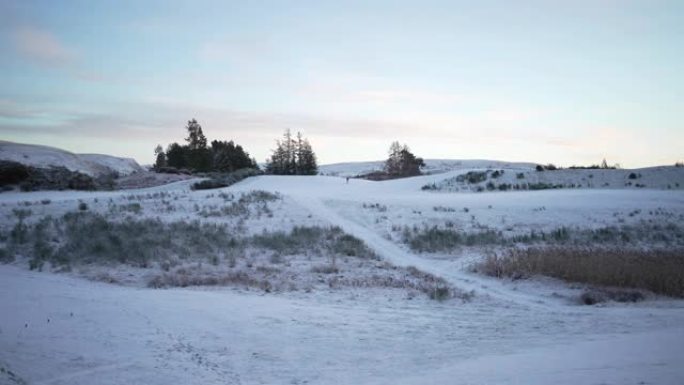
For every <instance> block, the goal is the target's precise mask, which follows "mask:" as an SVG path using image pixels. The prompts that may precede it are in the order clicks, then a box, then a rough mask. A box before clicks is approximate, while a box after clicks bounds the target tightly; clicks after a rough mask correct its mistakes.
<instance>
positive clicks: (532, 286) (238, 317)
mask: <svg viewBox="0 0 684 385" xmlns="http://www.w3.org/2000/svg"><path fill="white" fill-rule="evenodd" d="M456 162H464V161H454V162H453V163H449V162H443V163H444V164H445V165H443V166H440V167H441V168H442V171H444V172H443V173H441V174H432V175H427V176H421V177H416V178H408V179H403V180H393V181H386V182H370V181H366V180H359V179H352V180H350V181H349V182H348V183H347V181H346V180H345V179H344V178H340V177H331V176H288V177H279V176H260V177H254V178H248V179H246V180H244V181H242V182H240V183H238V184H236V185H233V186H231V187H229V188H225V189H220V190H208V191H191V190H190V189H189V186H190V184H191V183H192V182H193V180H188V181H181V182H176V183H173V184H169V185H165V186H157V187H153V188H147V189H138V190H128V191H113V192H112V191H109V192H104V191H100V192H45V191H41V192H35V193H18V192H12V193H5V194H0V214H2V216H0V218H3V221H4V224H5V225H11V224H12V223H13V222H11V221H12V217H11V210H12V209H13V208H16V207H24V206H26V203H24V202H29V206H26V207H28V208H30V209H31V210H32V211H33V216H32V217H31V218H29V219H36V218H39V217H41V216H44V215H59V214H61V213H63V212H66V211H69V210H74V209H75V207H76V203H77V202H78V201H79V200H82V201H84V202H87V203H88V205H89V207H90V209H91V210H103V209H106V205H107V203H106V202H107V201H108V200H109V199H112V200H113V201H114V202H116V203H124V202H126V201H127V200H128V198H127V197H129V196H133V197H135V196H140V197H141V198H135V199H136V200H134V201H135V202H141V204H142V205H143V212H142V214H141V216H142V217H160V218H161V219H163V220H177V219H199V220H202V221H209V220H215V221H216V220H218V221H221V220H224V219H222V218H201V217H198V215H197V212H196V210H195V209H194V208H193V206H194V205H195V204H197V205H200V206H203V205H209V206H210V205H216V204H219V203H220V202H221V198H220V197H219V194H220V193H222V192H225V193H231V194H239V193H242V192H247V191H251V190H266V191H272V192H278V193H280V194H281V195H282V197H283V199H282V201H281V202H280V203H278V204H274V206H273V210H274V217H273V218H268V217H262V218H253V219H250V220H248V221H246V223H245V224H244V226H245V227H246V228H247V230H246V231H247V232H248V233H258V232H260V231H262V230H265V229H268V230H281V229H287V228H290V227H291V226H293V225H298V224H299V225H301V224H326V223H327V224H331V225H337V226H340V227H341V228H342V229H343V230H344V231H346V232H348V233H350V234H352V235H355V236H357V237H359V238H361V239H362V240H364V241H365V242H366V244H367V245H368V246H369V247H371V248H372V249H373V250H374V251H375V252H376V253H377V254H378V255H380V256H381V257H382V258H383V259H384V260H387V261H389V262H392V263H394V264H396V265H400V266H409V265H413V266H417V267H418V268H420V269H423V270H425V271H428V272H432V273H434V274H437V275H440V276H442V277H444V278H445V279H447V280H448V281H449V282H450V283H452V284H453V285H455V286H456V287H458V288H460V289H462V290H464V291H473V292H474V294H475V296H474V298H473V299H472V300H471V301H469V302H464V301H461V300H451V301H446V302H436V301H430V300H428V299H427V298H424V297H417V298H414V299H412V300H408V299H406V298H403V297H398V296H392V295H388V294H387V293H386V292H385V291H382V290H372V289H369V290H365V289H364V290H361V289H354V290H352V289H349V290H340V291H335V290H330V291H327V290H324V291H314V292H312V293H304V292H294V293H287V292H284V293H271V294H264V293H263V292H260V291H249V290H241V289H231V288H196V289H169V290H152V289H147V288H141V287H130V286H128V287H126V286H117V285H111V284H104V283H98V282H91V281H87V280H84V279H82V278H79V277H77V275H78V272H75V273H73V274H53V273H47V272H43V273H38V272H32V271H27V270H26V269H25V268H23V267H21V268H20V267H17V266H15V265H0V309H1V310H0V366H2V367H5V368H10V369H12V371H13V372H15V373H17V374H18V375H19V376H20V377H22V378H23V379H24V380H26V381H27V382H28V383H30V384H92V383H98V384H129V383H145V384H168V383H190V384H213V383H217V384H218V383H221V384H225V383H229V384H305V383H309V384H350V383H353V384H386V383H396V384H424V383H436V384H447V383H448V384H493V383H495V384H550V383H553V384H578V383H581V384H587V383H592V384H629V383H632V384H639V383H644V384H680V383H684V358H683V357H684V301H681V300H673V299H666V298H657V297H656V298H650V299H648V300H646V301H644V302H641V303H637V304H614V303H609V304H605V305H602V306H579V305H577V304H576V302H573V301H572V300H571V297H572V294H573V293H574V292H575V291H577V289H576V288H572V287H568V285H566V284H565V283H563V282H560V281H555V280H550V279H549V280H543V279H538V280H530V281H518V282H510V281H504V280H496V279H493V278H488V277H484V276H480V275H477V274H475V273H472V272H471V271H470V270H469V269H468V266H469V264H470V263H471V262H472V261H473V260H476V259H477V258H480V257H481V255H480V254H478V253H477V252H475V251H467V250H466V251H464V252H463V253H462V254H461V255H458V256H439V255H421V254H416V253H413V252H412V251H410V250H409V249H408V248H407V247H406V246H404V245H402V244H401V243H400V242H398V241H397V240H396V239H395V238H393V235H392V234H393V233H392V226H393V225H407V226H413V225H419V226H420V225H423V224H431V223H441V222H443V221H445V220H451V221H454V222H455V223H456V224H457V225H458V226H463V228H465V229H469V228H471V226H476V225H478V226H489V227H492V228H495V229H500V230H506V229H508V228H513V229H514V230H515V231H523V230H526V229H538V228H554V227H555V226H558V225H565V226H578V227H582V228H588V227H598V226H605V225H611V224H621V223H626V224H629V223H636V222H637V221H640V220H648V219H651V220H655V221H657V220H660V219H662V218H666V219H668V220H674V221H678V222H679V223H682V221H684V195H683V194H682V193H681V191H676V190H657V189H649V188H646V189H617V188H616V189H567V190H544V191H517V192H491V193H489V192H484V193H466V192H461V193H435V192H427V191H421V190H420V187H421V186H423V185H424V184H426V183H433V182H438V181H440V180H443V179H445V178H450V177H454V176H456V175H459V174H461V173H463V172H465V171H467V170H468V169H471V168H472V167H474V164H467V165H466V163H461V164H460V165H456ZM449 164H451V166H449ZM456 166H464V167H465V168H464V169H460V168H457V169H451V170H446V169H448V168H449V167H456ZM475 166H477V167H480V166H482V164H479V165H477V164H476V165H475ZM488 166H489V165H487V166H485V167H488ZM366 167H368V164H363V165H359V164H357V165H351V166H350V165H345V166H338V167H337V168H336V169H334V168H328V170H332V171H330V172H336V173H338V175H340V176H344V175H347V174H353V173H354V172H357V170H362V169H365V168H366ZM501 167H503V166H499V168H501ZM508 167H513V168H515V167H519V168H520V169H521V170H524V169H525V167H527V170H529V171H530V172H532V171H531V166H529V165H509V166H508ZM437 168H438V167H437V166H435V169H437ZM494 168H497V166H495V167H494ZM507 170H508V169H507ZM583 171H584V170H583ZM591 171H594V170H591ZM507 172H508V171H507ZM649 172H650V171H649V170H642V171H641V173H642V174H644V176H643V177H644V178H646V174H648V173H649ZM511 173H513V172H512V171H511ZM594 178H598V179H600V178H602V177H601V176H600V174H598V173H597V174H596V176H595V177H594ZM162 192H163V193H166V194H169V196H168V198H167V199H168V200H169V201H170V202H171V204H173V205H175V206H174V207H175V208H174V210H173V211H170V212H165V211H163V210H162V206H160V205H159V204H158V202H156V201H155V199H156V200H158V199H157V198H154V196H152V195H151V194H154V193H162ZM44 199H50V200H51V203H50V204H47V205H44V204H40V203H39V201H40V200H44ZM96 200H97V201H96ZM364 203H378V204H380V205H383V206H386V207H387V210H386V211H382V212H380V211H378V210H374V209H369V208H368V207H366V208H364V207H363V205H364ZM436 206H443V207H451V208H454V209H455V211H452V212H441V211H435V210H434V209H433V208H434V207H436ZM463 208H468V212H467V213H466V212H465V211H463ZM542 208H543V209H542ZM637 210H638V211H639V213H637V214H633V215H630V214H631V213H634V212H635V211H637ZM649 212H650V213H649ZM654 213H657V214H654ZM473 217H474V218H475V219H473ZM661 217H662V218H661ZM225 220H227V219H225ZM124 273H125V271H124ZM48 319H49V322H48ZM2 381H3V377H0V383H2Z"/></svg>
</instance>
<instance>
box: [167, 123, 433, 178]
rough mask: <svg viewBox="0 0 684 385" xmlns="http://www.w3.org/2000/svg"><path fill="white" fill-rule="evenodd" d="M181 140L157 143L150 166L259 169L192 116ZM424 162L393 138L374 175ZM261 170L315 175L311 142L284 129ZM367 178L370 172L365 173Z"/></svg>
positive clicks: (403, 172)
mask: <svg viewBox="0 0 684 385" xmlns="http://www.w3.org/2000/svg"><path fill="white" fill-rule="evenodd" d="M185 131H186V132H187V137H186V138H185V144H179V143H177V142H174V143H171V144H169V145H168V146H167V147H166V150H164V148H163V147H162V146H161V145H157V147H156V148H155V150H154V155H155V163H154V169H155V170H156V171H158V172H178V170H186V171H187V172H221V173H232V172H234V171H237V170H242V169H254V170H259V165H258V164H257V161H256V159H254V158H252V157H250V156H249V153H248V152H247V151H245V149H244V148H243V147H242V146H240V145H239V144H236V143H235V142H233V141H232V140H230V141H225V140H213V141H211V143H209V141H208V140H207V137H206V136H205V135H204V132H203V131H202V126H201V125H200V124H199V122H197V120H196V119H192V120H189V121H188V123H187V125H186V126H185ZM424 166H425V163H424V162H423V159H422V158H419V157H416V156H415V155H414V154H413V153H412V152H411V150H410V149H409V148H408V146H407V145H406V144H403V145H401V144H399V142H393V143H392V145H391V146H390V149H389V157H388V158H387V160H386V161H385V165H384V169H383V171H382V172H379V173H376V175H375V177H377V179H393V178H404V177H410V176H416V175H420V174H421V171H420V169H421V168H422V167H424ZM265 172H266V173H268V174H276V175H316V174H317V173H318V162H317V159H316V154H315V153H314V151H313V148H312V146H311V143H309V140H308V139H306V138H305V137H304V136H303V135H302V133H301V132H297V134H296V135H292V132H291V131H290V130H289V129H287V130H285V133H284V134H283V137H282V138H281V139H280V140H277V141H276V148H275V149H274V150H273V151H272V154H271V156H270V157H269V158H268V159H267V161H266V165H265ZM367 177H368V178H369V179H370V178H371V176H370V175H369V176H367Z"/></svg>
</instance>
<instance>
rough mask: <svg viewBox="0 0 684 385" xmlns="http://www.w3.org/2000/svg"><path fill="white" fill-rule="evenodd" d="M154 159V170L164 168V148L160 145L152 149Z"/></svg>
mask: <svg viewBox="0 0 684 385" xmlns="http://www.w3.org/2000/svg"><path fill="white" fill-rule="evenodd" d="M154 158H155V162H154V168H155V170H159V169H161V168H163V167H166V154H165V153H164V148H162V146H161V144H158V145H157V147H155V148H154Z"/></svg>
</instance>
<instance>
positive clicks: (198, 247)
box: [0, 192, 466, 300]
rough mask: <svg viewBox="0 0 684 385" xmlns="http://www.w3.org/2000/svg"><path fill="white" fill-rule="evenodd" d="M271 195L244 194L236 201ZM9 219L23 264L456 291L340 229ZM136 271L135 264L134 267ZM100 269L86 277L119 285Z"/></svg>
mask: <svg viewBox="0 0 684 385" xmlns="http://www.w3.org/2000/svg"><path fill="white" fill-rule="evenodd" d="M269 199H271V200H272V199H278V196H277V195H275V194H271V193H267V192H253V193H251V194H245V195H243V197H241V198H240V200H243V204H249V202H262V201H264V200H269ZM17 210H18V211H17V213H16V216H17V220H18V222H17V224H16V225H15V226H14V228H12V229H11V231H9V232H7V233H3V234H1V236H0V240H3V242H4V243H5V244H6V248H2V249H0V251H1V252H0V259H2V261H4V262H10V261H11V260H13V259H14V258H15V257H17V258H19V260H20V261H21V260H26V261H28V264H29V268H31V269H36V270H43V269H46V268H49V269H52V270H57V271H69V270H72V269H74V268H77V267H78V268H79V269H80V268H81V267H88V268H89V269H92V268H95V269H96V270H97V268H98V267H105V268H107V269H108V270H107V271H108V272H110V271H113V270H110V269H111V268H112V267H127V268H128V269H131V268H132V269H134V271H147V272H146V273H139V275H140V279H142V280H144V281H145V284H146V285H147V286H149V287H154V288H163V287H176V286H178V287H186V286H207V285H210V286H216V285H222V286H232V287H240V288H246V289H257V290H263V291H266V292H271V291H291V290H305V291H310V290H313V289H314V288H319V289H321V288H325V289H337V288H344V287H346V288H385V289H403V290H406V291H407V292H409V293H411V292H419V293H424V294H425V295H427V296H428V297H430V298H433V299H436V300H443V299H448V298H452V297H461V298H465V297H466V296H465V294H463V293H461V292H459V291H457V290H456V289H454V288H452V287H451V286H449V285H448V284H447V283H446V281H444V280H443V279H441V278H439V277H435V276H432V275H430V274H427V273H423V272H420V271H419V270H417V269H405V268H399V267H396V266H392V265H390V264H387V263H385V262H381V261H380V260H379V257H378V256H377V255H376V254H375V253H374V252H373V251H372V250H370V249H369V248H368V247H367V246H366V245H365V244H364V243H363V242H362V241H361V240H360V239H358V238H355V237H353V236H351V235H349V234H346V233H344V232H343V231H342V230H341V229H340V228H339V227H318V226H311V227H294V228H293V229H292V230H290V231H264V232H263V233H261V234H257V235H251V236H244V235H240V234H235V233H233V231H232V230H231V228H229V227H228V226H227V225H222V224H214V223H203V222H199V221H192V222H187V221H176V222H162V221H160V220H157V219H140V218H139V217H135V216H126V217H124V218H120V219H118V220H112V219H110V218H108V217H106V216H105V215H103V214H99V213H97V212H96V211H95V210H93V211H91V210H85V211H75V212H70V213H67V214H65V215H63V216H61V217H58V218H53V217H45V218H42V219H40V220H37V221H33V222H32V223H27V221H25V218H26V217H28V216H29V215H30V214H29V211H28V210H24V209H17ZM136 269H141V270H136ZM101 270H102V269H100V271H99V272H96V273H93V277H92V278H93V279H97V280H99V281H103V282H110V283H124V281H129V279H128V278H126V279H123V280H122V279H121V277H117V276H116V275H112V274H109V273H107V274H103V273H102V271H101Z"/></svg>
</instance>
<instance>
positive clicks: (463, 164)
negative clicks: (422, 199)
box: [318, 159, 536, 177]
mask: <svg viewBox="0 0 684 385" xmlns="http://www.w3.org/2000/svg"><path fill="white" fill-rule="evenodd" d="M384 165H385V161H384V160H378V161H370V162H345V163H333V164H326V165H322V166H319V167H318V173H319V174H321V175H329V176H341V177H347V176H350V177H354V176H358V175H364V174H368V173H371V172H374V171H380V170H382V169H383V167H384ZM535 167H536V164H535V163H524V162H504V161H500V160H482V159H425V167H424V168H423V173H425V174H438V173H443V172H449V171H454V170H461V169H481V168H484V169H488V168H489V169H493V168H506V169H519V170H534V168H535Z"/></svg>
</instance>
